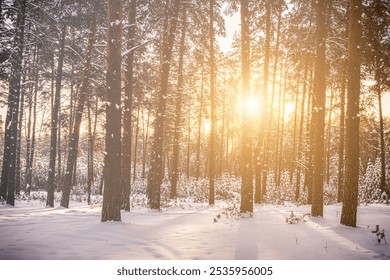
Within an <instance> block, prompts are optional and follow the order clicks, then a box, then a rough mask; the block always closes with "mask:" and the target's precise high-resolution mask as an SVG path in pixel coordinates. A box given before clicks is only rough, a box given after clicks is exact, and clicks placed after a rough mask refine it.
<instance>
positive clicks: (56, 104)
mask: <svg viewBox="0 0 390 280" xmlns="http://www.w3.org/2000/svg"><path fill="white" fill-rule="evenodd" d="M65 36H66V24H63V25H62V29H61V38H60V45H59V54H58V55H59V56H58V65H57V73H56V87H55V93H54V98H53V108H52V113H51V136H50V139H51V140H50V159H49V175H48V180H47V200H46V206H50V207H54V189H55V169H56V156H57V141H58V138H57V137H58V113H59V109H60V102H61V87H62V70H63V65H64V57H65Z"/></svg>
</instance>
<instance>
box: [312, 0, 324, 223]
mask: <svg viewBox="0 0 390 280" xmlns="http://www.w3.org/2000/svg"><path fill="white" fill-rule="evenodd" d="M316 5H317V7H316V8H317V53H316V60H315V72H314V92H313V94H314V95H313V107H312V139H313V146H312V148H313V150H312V153H313V179H312V188H313V200H312V206H311V214H312V215H313V216H323V207H324V201H323V189H324V186H323V183H324V182H323V180H324V130H325V111H326V110H325V99H326V56H325V49H326V43H325V38H326V18H325V12H326V7H327V0H324V1H318V2H317V4H316Z"/></svg>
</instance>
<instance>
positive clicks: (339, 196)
mask: <svg viewBox="0 0 390 280" xmlns="http://www.w3.org/2000/svg"><path fill="white" fill-rule="evenodd" d="M343 64H345V63H343ZM346 66H347V65H345V66H344V67H343V68H344V69H343V70H342V74H341V82H340V87H341V89H340V132H339V135H340V140H339V164H338V182H337V183H338V187H337V202H341V201H342V200H343V196H344V163H345V160H344V145H345V87H346V82H347V73H346V72H347V71H346V70H347V67H346Z"/></svg>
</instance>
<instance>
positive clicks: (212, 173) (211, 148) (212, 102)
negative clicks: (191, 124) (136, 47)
mask: <svg viewBox="0 0 390 280" xmlns="http://www.w3.org/2000/svg"><path fill="white" fill-rule="evenodd" d="M214 2H215V1H214V0H210V33H209V35H210V38H209V39H210V135H209V184H210V190H209V205H213V204H214V203H215V201H214V200H215V197H214V196H215V182H214V181H215V163H216V162H215V137H216V135H215V131H216V118H215V114H216V113H215V109H216V105H215V74H216V71H215V53H214V52H215V51H214Z"/></svg>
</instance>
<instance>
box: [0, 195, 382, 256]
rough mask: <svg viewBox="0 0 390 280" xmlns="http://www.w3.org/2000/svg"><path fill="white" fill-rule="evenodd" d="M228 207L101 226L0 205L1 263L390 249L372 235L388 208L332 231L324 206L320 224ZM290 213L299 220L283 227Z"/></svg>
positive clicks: (178, 207)
mask: <svg viewBox="0 0 390 280" xmlns="http://www.w3.org/2000/svg"><path fill="white" fill-rule="evenodd" d="M227 207H228V205H227V204H226V203H224V202H217V204H216V205H215V206H212V207H211V206H208V205H207V204H205V203H177V204H173V206H171V207H169V208H166V209H164V210H163V211H161V212H157V211H153V210H150V209H148V208H146V207H139V208H134V209H131V212H122V222H105V223H102V222H100V216H101V206H100V205H95V206H93V207H91V206H86V205H85V204H84V205H83V204H81V203H79V202H72V203H71V208H69V209H67V208H62V207H56V208H47V207H44V202H39V203H38V202H37V201H29V202H27V201H25V202H23V203H17V206H15V207H11V206H6V205H0V232H1V238H0V259H3V260H19V259H26V260H69V259H70V260H81V259H90V260H100V259H103V260H124V259H129V260H159V259H167V260H256V259H263V260H296V259H298V260H339V259H343V260H371V259H390V244H384V242H381V243H378V242H377V240H376V235H375V234H374V233H372V231H373V230H375V226H376V225H379V226H380V229H381V230H382V229H384V230H385V233H388V232H390V206H388V205H381V204H377V205H368V206H361V207H359V209H358V227H356V228H350V227H346V226H342V225H340V224H339V218H340V213H341V204H337V205H331V206H325V209H324V218H319V217H310V216H307V215H305V217H303V215H304V214H306V213H309V212H310V206H295V205H292V204H290V205H285V206H276V205H256V206H255V211H254V215H253V216H252V217H249V216H248V217H245V218H242V217H240V216H238V215H236V212H235V210H236V209H235V208H233V207H230V210H229V208H227ZM227 209H228V210H227ZM291 211H293V213H294V215H296V216H297V217H303V218H302V219H300V220H299V221H298V222H297V223H292V224H289V223H287V222H286V218H288V217H290V216H291ZM388 239H389V238H388ZM388 242H390V239H389V241H388Z"/></svg>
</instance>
